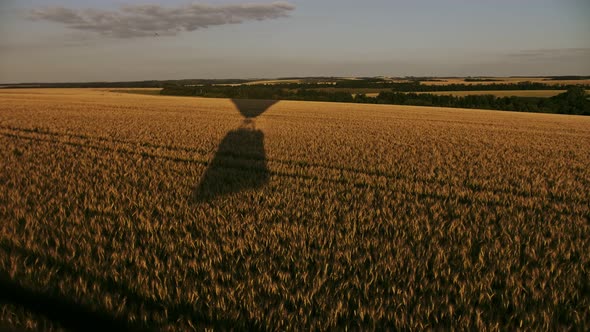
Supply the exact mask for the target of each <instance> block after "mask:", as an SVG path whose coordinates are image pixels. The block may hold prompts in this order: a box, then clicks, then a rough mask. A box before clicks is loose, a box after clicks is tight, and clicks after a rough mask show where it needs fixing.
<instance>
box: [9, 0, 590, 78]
mask: <svg viewBox="0 0 590 332" xmlns="http://www.w3.org/2000/svg"><path fill="white" fill-rule="evenodd" d="M589 17H590V1H589V0H494V1H491V0H365V1H360V0H287V1H273V0H271V1H266V0H253V1H242V0H231V1H229V0H217V1H215V0H202V1H196V2H192V1H190V0H189V1H182V0H169V1H156V0H100V1H99V0H87V1H83V0H0V83H22V82H90V81H131V80H152V79H154V80H165V79H185V78H276V77H294V76H297V77H302V76H342V77H348V76H396V77H400V76H531V75H534V76H543V75H590V19H588V18H589Z"/></svg>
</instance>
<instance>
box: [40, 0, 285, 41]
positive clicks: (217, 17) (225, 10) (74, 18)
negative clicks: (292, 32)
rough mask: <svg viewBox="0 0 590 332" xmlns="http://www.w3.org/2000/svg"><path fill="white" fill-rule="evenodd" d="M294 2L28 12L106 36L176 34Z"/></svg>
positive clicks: (280, 13) (260, 16) (276, 13)
mask: <svg viewBox="0 0 590 332" xmlns="http://www.w3.org/2000/svg"><path fill="white" fill-rule="evenodd" d="M294 9H295V6H293V5H292V4H290V3H288V2H284V1H278V2H272V3H246V4H231V5H207V4H190V5H185V6H179V7H163V6H160V5H133V6H123V7H121V8H120V9H119V10H117V11H109V10H98V9H81V10H77V9H69V8H65V7H45V8H40V9H33V10H31V11H30V12H29V18H30V19H32V20H44V21H50V22H55V23H60V24H63V25H65V26H67V27H68V28H70V29H75V30H81V31H91V32H96V33H99V34H101V35H104V36H110V37H117V38H134V37H146V36H154V35H155V34H158V35H168V36H173V35H176V34H178V33H180V32H182V31H195V30H198V29H205V28H208V27H211V26H216V25H225V24H239V23H243V22H246V21H263V20H268V19H276V18H281V17H288V16H289V12H290V11H292V10H294Z"/></svg>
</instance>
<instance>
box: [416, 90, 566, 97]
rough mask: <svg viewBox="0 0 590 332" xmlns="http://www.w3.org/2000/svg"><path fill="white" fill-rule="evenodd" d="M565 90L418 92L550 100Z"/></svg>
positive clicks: (440, 94)
mask: <svg viewBox="0 0 590 332" xmlns="http://www.w3.org/2000/svg"><path fill="white" fill-rule="evenodd" d="M564 92H565V90H512V91H491V90H490V91H435V92H418V93H429V94H435V95H439V96H445V95H447V96H448V95H451V96H456V97H465V96H474V95H493V96H496V97H540V98H548V97H553V96H557V95H558V94H560V93H564Z"/></svg>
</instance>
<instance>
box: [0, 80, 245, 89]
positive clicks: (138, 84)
mask: <svg viewBox="0 0 590 332" xmlns="http://www.w3.org/2000/svg"><path fill="white" fill-rule="evenodd" d="M247 82H249V81H248V80H234V79H232V80H201V79H194V80H193V79H186V80H169V81H130V82H86V83H77V82H68V83H19V84H2V85H3V86H4V87H6V88H11V89H14V88H163V87H165V86H170V85H182V86H184V85H206V84H243V83H247Z"/></svg>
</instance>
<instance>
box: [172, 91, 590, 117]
mask: <svg viewBox="0 0 590 332" xmlns="http://www.w3.org/2000/svg"><path fill="white" fill-rule="evenodd" d="M161 94H163V95H174V96H198V97H207V98H232V99H274V100H305V101H326V102H345V103H364V104H393V105H413V106H437V107H456V108H474V109H490V110H504V111H516V112H536V113H558V114H578V115H590V101H589V100H588V96H587V95H586V90H585V89H584V88H582V87H579V86H570V87H569V88H568V90H567V92H565V93H562V94H559V95H557V96H555V97H551V98H533V97H495V96H493V95H473V96H465V97H459V96H438V95H434V94H427V93H426V94H425V93H404V92H398V91H393V90H392V91H391V92H381V93H380V94H379V95H378V96H376V97H368V96H366V95H364V94H357V95H353V94H351V93H348V92H338V91H336V92H329V91H321V90H317V89H303V88H299V89H288V88H285V87H284V86H278V85H250V86H245V85H244V86H198V87H180V86H169V87H166V88H164V89H162V91H161Z"/></svg>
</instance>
